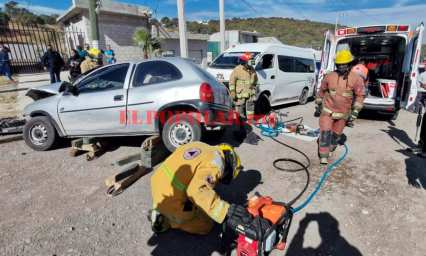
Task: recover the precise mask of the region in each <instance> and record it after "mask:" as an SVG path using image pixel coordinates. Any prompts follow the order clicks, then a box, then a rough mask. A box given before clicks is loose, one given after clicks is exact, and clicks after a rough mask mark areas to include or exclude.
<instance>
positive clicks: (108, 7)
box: [57, 0, 152, 62]
mask: <svg viewBox="0 0 426 256" xmlns="http://www.w3.org/2000/svg"><path fill="white" fill-rule="evenodd" d="M72 2H73V4H72V6H71V7H70V8H69V9H68V10H67V11H66V12H65V13H63V14H62V15H61V16H59V17H58V19H57V21H58V22H62V23H63V24H64V26H63V30H64V31H70V33H67V35H69V36H67V37H68V38H66V40H68V41H69V43H70V46H71V47H72V48H76V47H77V45H82V46H84V44H85V43H89V44H90V45H91V43H92V38H91V33H90V18H89V4H88V1H87V0H73V1H72ZM151 14H152V12H151V10H150V9H149V8H148V7H144V6H139V5H134V4H125V3H120V2H113V1H107V0H102V1H101V7H100V12H99V14H98V29H99V46H100V48H101V49H105V48H106V46H107V45H111V48H112V49H113V50H114V52H115V56H116V58H117V61H119V62H122V61H132V60H141V59H143V53H142V50H141V48H140V47H136V46H134V45H133V40H132V36H133V33H134V31H135V29H136V28H146V29H148V26H149V25H148V24H149V22H148V20H149V19H150V18H151ZM73 31H81V32H83V33H80V34H78V33H74V34H75V36H73ZM82 34H83V35H84V36H81V35H82ZM77 35H79V36H77Z"/></svg>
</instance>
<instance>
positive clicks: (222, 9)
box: [219, 0, 226, 53]
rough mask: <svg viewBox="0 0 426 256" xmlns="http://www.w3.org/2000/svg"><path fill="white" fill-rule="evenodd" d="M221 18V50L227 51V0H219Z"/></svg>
mask: <svg viewBox="0 0 426 256" xmlns="http://www.w3.org/2000/svg"><path fill="white" fill-rule="evenodd" d="M219 19H220V51H221V53H223V52H225V51H226V45H225V0H219Z"/></svg>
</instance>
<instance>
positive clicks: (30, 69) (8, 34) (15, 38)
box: [0, 21, 85, 73]
mask: <svg viewBox="0 0 426 256" xmlns="http://www.w3.org/2000/svg"><path fill="white" fill-rule="evenodd" d="M0 40H1V41H3V43H4V46H6V47H8V48H9V49H10V53H9V58H10V60H11V72H12V73H37V72H42V71H43V67H42V66H41V62H40V58H41V56H43V54H44V53H45V52H46V51H47V49H46V46H47V45H49V44H51V45H52V46H53V49H54V50H55V51H57V52H58V53H59V54H60V55H61V56H62V58H63V59H64V61H65V62H66V61H67V60H68V56H69V50H70V49H73V48H75V47H77V45H83V44H84V42H85V35H84V32H81V31H60V30H59V29H57V28H55V26H49V25H36V24H23V23H19V22H16V21H10V22H8V23H4V22H1V23H0Z"/></svg>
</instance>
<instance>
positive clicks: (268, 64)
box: [256, 53, 277, 92]
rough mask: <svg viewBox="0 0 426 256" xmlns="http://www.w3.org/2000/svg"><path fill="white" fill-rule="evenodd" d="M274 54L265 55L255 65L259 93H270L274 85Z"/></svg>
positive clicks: (275, 70) (275, 71)
mask: <svg viewBox="0 0 426 256" xmlns="http://www.w3.org/2000/svg"><path fill="white" fill-rule="evenodd" d="M275 59H276V57H275V54H272V53H265V54H263V55H262V56H261V57H260V58H259V61H258V63H257V65H256V71H257V79H258V80H259V85H260V92H262V91H270V92H272V89H273V87H274V85H275V80H276V75H277V68H276V63H275V62H276V60H275Z"/></svg>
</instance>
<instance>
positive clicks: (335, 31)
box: [334, 13, 348, 35]
mask: <svg viewBox="0 0 426 256" xmlns="http://www.w3.org/2000/svg"><path fill="white" fill-rule="evenodd" d="M345 15H346V17H347V16H348V13H346V14H345V13H338V14H337V16H336V26H335V27H334V35H337V23H338V22H339V18H343V17H344V16H345Z"/></svg>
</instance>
